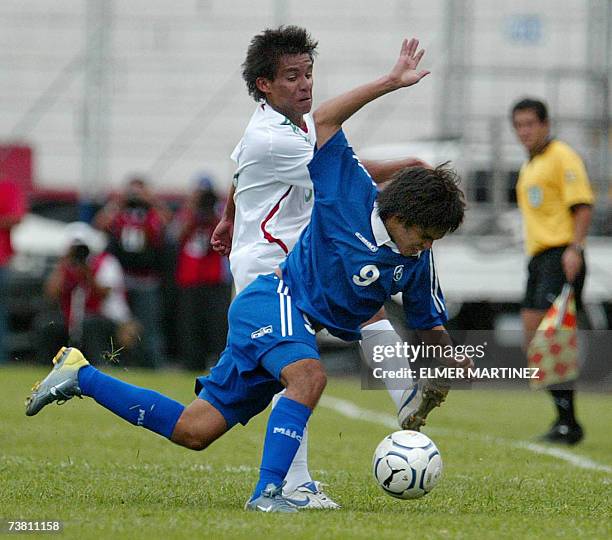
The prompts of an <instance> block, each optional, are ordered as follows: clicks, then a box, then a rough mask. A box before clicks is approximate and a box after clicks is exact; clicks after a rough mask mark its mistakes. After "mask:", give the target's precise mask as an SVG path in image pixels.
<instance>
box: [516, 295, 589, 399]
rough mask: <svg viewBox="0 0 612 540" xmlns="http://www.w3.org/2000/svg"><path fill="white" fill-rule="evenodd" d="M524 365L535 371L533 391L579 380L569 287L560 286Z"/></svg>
mask: <svg viewBox="0 0 612 540" xmlns="http://www.w3.org/2000/svg"><path fill="white" fill-rule="evenodd" d="M527 365H528V366H529V367H530V368H538V369H539V372H538V378H537V379H530V385H531V388H533V389H540V388H545V387H547V386H550V385H552V384H559V383H565V382H568V381H573V380H574V379H576V378H577V377H578V348H577V324H576V300H575V299H574V290H573V288H572V286H571V285H569V284H566V285H564V286H563V290H562V291H561V294H560V295H559V296H557V298H556V299H555V301H554V303H553V305H552V306H550V309H549V310H548V311H547V312H546V315H544V318H543V319H542V322H541V323H540V326H539V327H538V329H537V331H536V333H535V336H534V337H533V339H532V340H531V343H530V344H529V348H528V349H527Z"/></svg>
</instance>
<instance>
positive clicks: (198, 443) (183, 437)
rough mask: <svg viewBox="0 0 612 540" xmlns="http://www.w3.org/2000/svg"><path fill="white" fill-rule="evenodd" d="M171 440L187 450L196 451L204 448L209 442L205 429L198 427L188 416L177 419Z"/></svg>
mask: <svg viewBox="0 0 612 540" xmlns="http://www.w3.org/2000/svg"><path fill="white" fill-rule="evenodd" d="M172 441H173V442H175V443H176V444H179V445H181V446H184V447H185V448H188V449H189V450H198V451H200V450H204V449H205V448H206V447H208V445H209V444H210V443H211V441H209V440H208V437H207V436H206V433H205V431H203V430H202V429H200V427H199V426H198V423H197V422H193V421H192V420H191V419H190V418H180V419H179V421H178V423H177V424H176V427H175V428H174V432H173V433H172Z"/></svg>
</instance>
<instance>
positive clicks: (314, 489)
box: [284, 482, 340, 510]
mask: <svg viewBox="0 0 612 540" xmlns="http://www.w3.org/2000/svg"><path fill="white" fill-rule="evenodd" d="M321 485H322V484H321V483H320V482H306V483H305V484H302V485H301V486H298V487H297V488H295V490H294V491H292V492H291V493H288V494H285V495H284V496H285V499H286V500H287V502H288V503H289V504H290V505H292V506H295V507H296V508H304V509H307V510H315V509H316V510H338V509H339V508H340V505H339V504H338V503H337V502H336V501H334V500H333V499H331V498H330V497H329V496H328V495H327V494H326V493H325V492H324V491H323V490H322V489H321Z"/></svg>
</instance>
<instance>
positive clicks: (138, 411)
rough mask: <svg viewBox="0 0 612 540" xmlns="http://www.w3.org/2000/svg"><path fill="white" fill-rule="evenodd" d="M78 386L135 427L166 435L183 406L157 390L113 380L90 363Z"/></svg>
mask: <svg viewBox="0 0 612 540" xmlns="http://www.w3.org/2000/svg"><path fill="white" fill-rule="evenodd" d="M78 376H79V387H80V388H81V392H82V394H83V395H84V396H89V397H92V398H94V399H95V400H96V401H97V402H98V403H99V404H100V405H102V407H106V408H107V409H108V410H109V411H111V412H114V413H115V414H116V415H118V416H120V417H121V418H123V419H124V420H127V421H128V422H130V423H131V424H134V425H135V426H142V427H145V428H147V429H150V430H151V431H154V432H155V433H159V434H160V435H163V436H164V437H166V438H168V439H169V438H170V437H171V436H172V432H173V431H174V426H176V423H177V422H178V419H179V417H180V416H181V414H182V413H183V410H184V409H185V406H184V405H182V404H180V403H179V402H178V401H174V400H173V399H170V398H168V397H166V396H164V395H162V394H160V393H159V392H155V391H154V390H149V389H147V388H140V387H139V386H134V385H132V384H128V383H126V382H123V381H120V380H119V379H115V378H114V377H111V376H109V375H106V374H104V373H102V372H101V371H98V370H97V369H96V368H94V367H93V366H85V367H83V368H81V369H80V370H79V374H78Z"/></svg>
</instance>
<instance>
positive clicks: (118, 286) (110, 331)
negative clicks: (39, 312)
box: [42, 223, 136, 361]
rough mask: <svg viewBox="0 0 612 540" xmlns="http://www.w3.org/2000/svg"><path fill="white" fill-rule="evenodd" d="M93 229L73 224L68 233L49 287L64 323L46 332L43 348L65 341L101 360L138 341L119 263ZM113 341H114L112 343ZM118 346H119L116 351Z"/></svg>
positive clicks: (48, 292) (51, 296) (50, 348)
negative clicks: (103, 246) (66, 339)
mask: <svg viewBox="0 0 612 540" xmlns="http://www.w3.org/2000/svg"><path fill="white" fill-rule="evenodd" d="M96 240H97V239H96V237H95V234H94V232H93V230H92V229H91V228H90V227H89V226H88V225H86V224H85V223H72V224H70V225H69V226H68V228H67V231H66V248H65V253H64V255H63V257H62V258H61V259H60V260H59V262H58V264H57V266H56V267H55V269H54V270H53V271H52V272H51V274H50V275H49V277H48V278H47V281H46V283H45V292H46V294H47V296H48V297H49V298H51V299H53V300H55V301H57V302H58V303H59V307H60V309H61V314H62V320H61V324H58V325H51V326H49V327H45V329H44V332H43V336H42V338H43V340H42V341H43V347H44V348H45V349H47V348H48V349H49V350H51V351H53V350H55V349H56V348H57V342H58V341H60V342H65V338H66V337H68V339H69V341H70V343H71V344H75V345H78V346H80V347H82V348H83V349H84V350H87V351H88V354H89V355H90V357H91V358H94V359H95V360H97V361H100V359H101V358H102V357H103V355H104V353H105V352H107V351H108V352H111V351H112V350H113V348H114V349H118V348H120V347H131V346H133V345H134V343H135V341H136V331H135V327H134V323H133V322H132V321H131V314H130V310H129V307H128V305H127V301H126V295H125V287H124V280H123V270H122V269H121V265H120V264H119V261H118V260H117V259H116V258H115V257H114V256H113V255H111V254H110V253H108V252H107V251H101V250H100V248H101V247H102V246H101V245H100V242H99V241H98V242H96ZM111 338H115V339H113V342H112V344H111ZM113 346H114V347H113Z"/></svg>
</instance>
